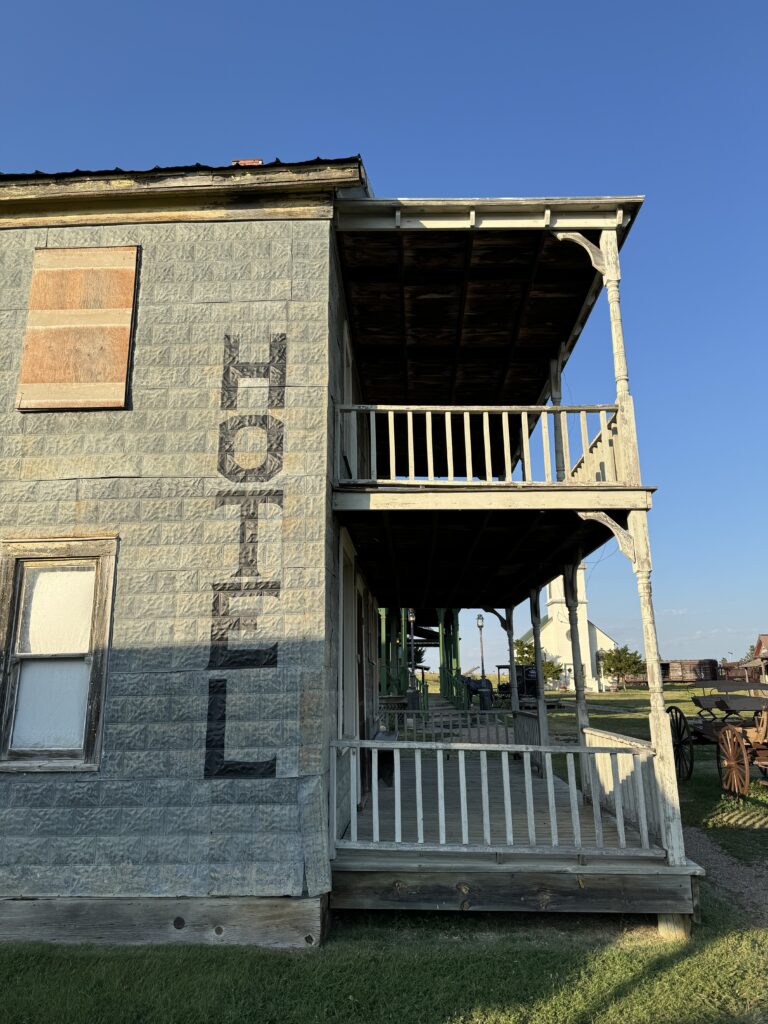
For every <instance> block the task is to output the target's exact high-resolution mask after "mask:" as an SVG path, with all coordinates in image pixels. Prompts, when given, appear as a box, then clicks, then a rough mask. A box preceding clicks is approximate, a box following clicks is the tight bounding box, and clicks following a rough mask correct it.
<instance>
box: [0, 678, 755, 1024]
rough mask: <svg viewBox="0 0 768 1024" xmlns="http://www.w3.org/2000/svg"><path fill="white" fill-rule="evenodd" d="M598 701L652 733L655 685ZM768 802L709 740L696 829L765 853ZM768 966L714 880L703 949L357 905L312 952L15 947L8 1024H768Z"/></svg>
mask: <svg viewBox="0 0 768 1024" xmlns="http://www.w3.org/2000/svg"><path fill="white" fill-rule="evenodd" d="M669 697H670V702H671V703H677V704H679V705H682V706H683V707H684V709H685V710H688V711H692V708H687V707H686V705H685V703H684V699H685V694H684V693H674V692H672V693H671V694H670V695H669ZM590 702H591V704H592V711H591V720H592V722H593V724H594V725H595V726H596V727H598V728H606V729H610V730H612V731H616V732H624V733H627V734H628V735H632V736H637V737H646V736H647V699H646V695H644V694H643V693H638V692H632V691H629V692H628V693H618V694H602V695H599V696H597V695H596V696H595V697H594V698H590ZM606 707H607V708H609V710H604V708H606ZM573 720H574V715H573V712H572V711H571V710H564V711H562V712H558V713H556V714H555V715H554V716H553V718H552V731H553V734H555V735H558V736H562V737H563V738H566V737H568V736H571V735H573V730H574V721H573ZM766 796H767V794H766V791H765V790H760V791H759V792H757V791H756V792H755V794H754V797H750V799H749V800H746V801H742V802H738V803H737V802H732V801H725V800H722V799H721V798H720V789H719V784H718V780H717V773H716V770H715V766H714V759H713V748H712V747H697V748H696V765H695V769H694V775H693V778H692V780H691V781H690V782H688V783H685V784H684V785H683V786H682V787H681V802H682V808H683V815H684V819H685V820H686V822H687V823H688V824H695V825H699V826H700V827H703V828H707V829H708V830H709V832H710V834H711V835H712V837H713V838H715V839H716V840H717V842H718V843H720V844H721V845H722V846H723V848H725V849H726V850H728V851H729V852H731V853H733V854H734V855H735V856H737V857H740V858H741V859H743V860H759V859H763V860H765V859H766V855H767V854H768V848H767V847H766V837H767V836H768V799H767V798H766ZM767 965H768V931H767V930H766V929H761V928H759V927H755V926H754V925H753V923H752V920H751V918H750V916H749V914H748V913H744V912H743V911H739V910H738V909H737V908H736V907H735V906H734V905H733V903H729V902H726V901H725V900H723V899H722V897H721V896H720V895H719V894H718V891H717V887H716V885H715V884H714V882H713V881H712V880H709V879H708V880H704V882H703V883H702V923H701V924H700V925H699V926H697V927H696V928H695V929H694V932H693V937H692V939H691V941H690V942H689V943H664V942H662V941H660V939H659V937H658V933H657V931H656V927H655V919H654V918H650V917H646V918H643V917H630V916H627V917H624V918H621V917H615V916H611V917H607V916H606V917H603V916H587V915H582V916H579V915H574V916H569V915H531V914H495V915H491V914H471V913H470V914H458V913H453V914H448V913H443V914H437V913H436V914H431V915H430V914H415V913H411V914H408V913H402V914H397V913H394V912H393V913H378V914H376V913H371V914H366V913H352V912H348V913H345V914H337V915H335V916H334V919H333V927H332V930H331V934H330V937H329V940H328V942H327V943H326V944H325V945H324V946H323V947H321V948H319V949H315V950H312V951H307V952H300V953H281V952H272V951H267V950H258V949H250V948H244V947H229V948H218V949H211V948H208V947H174V948H168V947H137V948H119V947H113V948H110V947H99V948H96V947H72V946H70V947H64V946H41V945H34V946H31V945H30V946H23V945H9V946H3V945H2V944H0V985H1V990H0V1024H155V1022H158V1024H203V1022H205V1024H207V1022H215V1024H251V1022H253V1024H256V1022H258V1024H314V1022H342V1021H343V1022H351V1024H358V1022H360V1024H385V1022H386V1024H768V966H767Z"/></svg>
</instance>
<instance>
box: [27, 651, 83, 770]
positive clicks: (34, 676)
mask: <svg viewBox="0 0 768 1024" xmlns="http://www.w3.org/2000/svg"><path fill="white" fill-rule="evenodd" d="M89 675H90V666H89V665H87V664H86V663H85V660H84V659H83V658H62V659H61V660H58V659H57V660H56V661H24V662H22V663H21V671H20V675H19V686H18V691H17V694H16V715H15V717H14V722H13V735H12V736H11V749H12V750H62V749H63V750H72V749H78V750H79V749H81V748H82V746H83V735H84V732H85V710H86V705H87V703H88V678H89Z"/></svg>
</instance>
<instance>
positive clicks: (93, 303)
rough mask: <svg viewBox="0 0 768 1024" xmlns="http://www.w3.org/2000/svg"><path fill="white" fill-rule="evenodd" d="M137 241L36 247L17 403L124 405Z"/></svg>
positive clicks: (36, 406) (21, 406)
mask: <svg viewBox="0 0 768 1024" xmlns="http://www.w3.org/2000/svg"><path fill="white" fill-rule="evenodd" d="M137 262H138V248H137V247H136V246H117V247H109V248H92V249H88V248H83V249H39V250H37V252H36V253H35V261H34V266H33V274H32V287H31V289H30V300H29V312H28V318H27V332H26V335H25V337H24V352H23V355H22V361H21V371H20V374H19V387H18V393H17V406H18V408H19V409H28V410H34V409H37V410H43V409H89V408H122V407H124V405H125V400H126V389H127V375H128V366H129V360H130V344H131V336H132V331H133V316H134V296H135V292H136V267H137Z"/></svg>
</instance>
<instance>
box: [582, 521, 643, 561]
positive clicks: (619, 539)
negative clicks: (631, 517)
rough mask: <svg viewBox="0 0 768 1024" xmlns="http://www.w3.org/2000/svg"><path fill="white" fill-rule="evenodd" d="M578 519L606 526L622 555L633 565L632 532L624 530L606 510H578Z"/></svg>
mask: <svg viewBox="0 0 768 1024" xmlns="http://www.w3.org/2000/svg"><path fill="white" fill-rule="evenodd" d="M577 515H578V517H579V519H584V520H585V521H586V520H588V519H591V520H593V521H594V522H596V523H602V525H603V526H607V527H608V529H609V530H610V531H611V533H612V534H613V535H614V537H615V538H616V543H617V544H618V545H619V549H620V551H621V553H622V554H623V555H625V556H626V557H627V558H628V559H629V561H630V562H631V563H632V565H633V566H634V565H635V561H636V555H635V540H634V538H633V536H632V534H631V533H630V532H629V531H628V530H625V529H624V527H623V526H619V524H618V523H617V522H616V520H615V519H611V517H610V516H609V515H608V514H607V513H606V512H578V513H577Z"/></svg>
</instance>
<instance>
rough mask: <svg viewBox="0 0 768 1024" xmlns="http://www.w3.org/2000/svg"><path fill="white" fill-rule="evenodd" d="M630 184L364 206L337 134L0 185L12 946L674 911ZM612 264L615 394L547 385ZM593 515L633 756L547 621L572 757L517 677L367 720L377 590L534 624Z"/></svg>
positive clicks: (418, 604) (675, 851)
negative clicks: (338, 913)
mask: <svg viewBox="0 0 768 1024" xmlns="http://www.w3.org/2000/svg"><path fill="white" fill-rule="evenodd" d="M640 205H641V200H640V199H639V198H637V197H618V198H616V197H612V198H592V199H498V200H439V199H438V200H386V199H374V198H372V196H371V194H370V192H369V190H368V188H367V184H366V179H365V173H364V170H363V166H362V164H361V162H360V160H359V159H358V158H351V159H339V160H317V161H312V162H308V163H296V164H279V163H275V164H269V165H262V166H256V165H254V164H253V162H240V163H236V164H235V165H233V166H231V167H222V168H209V167H201V166H195V167H180V168H165V169H160V168H157V169H155V170H152V171H141V172H124V171H121V170H115V171H109V172H93V173H90V172H89V173H82V172H79V171H76V172H72V173H67V174H34V175H5V176H2V177H0V269H1V274H0V333H1V335H2V346H1V347H0V359H2V369H1V376H0V385H1V386H2V430H3V447H2V458H1V459H0V477H1V479H0V497H1V499H2V501H1V503H0V530H1V532H0V554H1V558H2V576H1V578H0V616H1V617H2V627H3V630H4V638H5V645H4V665H3V678H2V707H1V708H0V711H1V712H2V748H1V749H0V822H1V823H2V827H1V828H0V899H1V901H0V932H2V934H3V935H4V936H6V937H16V936H19V935H24V936H26V937H35V936H39V937H50V938H68V939H89V938H94V937H96V938H112V939H115V940H118V941H132V940H135V941H145V940H158V939H160V940H168V941H171V940H178V941H190V940H201V941H212V942H241V941H263V942H271V943H277V944H299V945H312V944H315V943H317V942H318V941H320V939H321V935H322V930H323V922H324V920H325V915H326V912H327V908H328V905H329V902H330V905H331V906H334V905H335V906H338V907H396V906H413V907H422V908H423V907H426V908H445V909H454V908H455V909H458V908H463V909H531V908H534V909H536V908H538V909H542V910H549V911H562V910H580V911H605V910H609V911H611V910H613V911H618V910H635V911H639V912H649V913H657V914H659V915H660V916H661V917H660V919H661V920H662V921H663V922H664V923H665V924H666V925H669V924H670V922H671V923H677V924H679V923H680V921H682V920H683V919H684V918H685V917H686V916H689V915H691V914H692V913H693V910H694V898H693V881H692V880H693V878H694V876H695V875H696V874H697V872H698V869H697V868H696V866H695V865H692V864H691V863H690V862H689V861H687V860H686V857H685V853H684V850H683V843H682V832H681V826H680V815H679V809H678V802H677V789H676V783H675V777H674V760H673V757H672V751H671V746H670V735H669V729H668V725H667V719H666V715H665V712H664V702H663V694H662V689H661V675H660V669H659V657H658V651H657V646H656V635H655V628H654V621H653V610H652V603H651V584H650V574H651V562H650V552H649V547H648V536H647V526H646V517H647V511H648V509H649V508H650V504H651V500H650V499H651V489H650V488H649V487H648V486H647V485H645V484H644V483H643V482H642V480H641V476H640V470H639V462H638V455H637V440H636V433H635V423H634V414H633V405H632V398H631V396H630V392H629V384H628V374H627V363H626V358H625V354H624V340H623V333H622V325H621V314H620V307H619V277H620V273H619V249H620V248H621V246H622V244H623V242H624V240H625V238H626V236H627V232H628V231H629V228H630V227H631V226H632V224H633V222H634V219H635V217H636V215H637V213H638V210H639V208H640ZM604 286H605V288H606V290H607V296H608V304H609V309H610V322H611V337H610V342H611V344H612V352H613V361H614V368H615V378H616V395H615V400H614V401H612V402H611V403H609V404H607V405H592V406H580V407H571V406H565V405H562V404H561V394H562V391H561V374H562V370H563V368H564V367H565V365H566V363H567V361H568V358H569V356H570V354H571V352H572V350H573V347H574V345H575V344H576V342H577V340H578V337H579V334H580V332H581V330H582V328H583V326H584V323H585V320H586V318H587V316H588V315H589V312H590V310H591V308H592V306H593V304H594V303H595V301H596V300H597V298H598V296H599V295H600V293H601V290H602V289H603V287H604ZM612 536H615V537H616V538H617V540H618V542H619V545H620V547H621V550H622V551H623V553H624V554H625V556H626V557H627V558H628V559H629V560H630V562H631V564H632V567H633V569H634V571H635V574H636V576H637V583H638V592H639V597H640V605H641V610H642V615H643V627H644V636H645V654H646V658H647V662H648V668H649V687H650V695H651V704H652V710H651V717H650V725H651V737H652V740H651V742H650V743H639V742H637V741H634V740H630V739H628V738H626V737H622V736H617V735H615V734H609V733H603V732H600V731H598V730H593V729H591V728H590V727H589V722H588V717H587V711H586V703H585V701H584V699H583V691H584V680H583V678H581V677H580V672H579V669H578V666H580V665H581V664H582V661H583V659H582V657H581V656H580V652H579V650H578V644H579V634H578V630H577V629H574V630H573V637H574V640H573V643H574V652H573V653H574V657H573V664H574V667H575V676H576V680H575V681H576V685H577V696H578V708H579V729H580V732H579V737H580V738H579V741H578V743H575V744H573V745H572V746H563V745H551V744H550V742H549V735H548V729H547V721H546V708H545V706H544V703H543V700H540V701H539V705H538V712H537V713H533V712H522V711H519V710H518V709H517V707H516V705H515V696H514V694H513V696H512V707H511V709H510V710H509V712H508V713H506V714H504V715H499V714H497V713H495V712H491V713H490V714H489V715H486V717H482V716H480V715H479V714H475V713H473V712H466V711H465V712H459V711H456V712H453V711H452V709H451V708H450V706H449V705H448V706H446V705H443V706H441V707H433V708H431V709H428V708H422V709H421V710H419V711H415V710H412V711H411V712H410V713H409V715H404V714H403V713H402V712H397V711H396V710H392V709H389V710H386V711H384V710H382V707H380V704H379V681H378V680H379V674H378V663H379V658H380V653H381V654H385V653H386V646H387V642H388V641H387V637H386V636H385V629H386V626H382V624H383V623H386V616H385V615H384V614H383V611H382V614H380V611H381V610H383V609H386V608H402V607H404V606H405V607H407V606H412V607H414V608H415V609H417V614H418V615H419V616H420V618H421V620H422V621H423V622H424V623H425V624H426V625H430V624H432V622H431V618H430V617H433V616H434V614H435V612H434V610H435V609H437V610H438V611H437V616H438V618H439V620H440V621H439V625H440V629H441V636H442V635H443V634H442V630H443V629H448V628H449V624H448V623H447V621H446V618H445V612H446V610H448V609H455V608H457V607H499V608H505V607H506V608H510V607H514V606H515V605H516V604H518V603H520V602H521V601H523V600H525V601H529V600H530V602H531V606H532V608H533V612H534V623H535V622H536V618H537V616H538V595H539V591H540V589H541V588H542V587H543V586H545V585H546V584H547V583H548V582H549V581H550V580H552V579H554V578H555V577H557V576H560V575H561V574H563V573H564V574H565V579H566V594H565V596H566V602H567V604H568V608H569V611H570V613H571V614H572V615H573V616H574V622H575V621H576V619H575V616H576V615H577V599H576V587H575V573H576V567H577V566H578V564H579V562H580V560H581V559H582V558H583V557H586V556H588V555H589V554H590V553H591V552H592V551H594V550H595V549H596V548H598V547H599V546H600V545H602V544H603V543H604V542H605V541H606V540H607V539H609V538H610V537H612ZM422 610H425V611H422ZM426 610H431V611H429V612H427V611H426ZM428 619H429V621H428ZM535 634H536V631H535ZM390 639H391V638H390ZM513 675H514V674H513ZM393 718H394V720H395V725H396V726H397V728H393V727H392V725H393V721H392V720H393Z"/></svg>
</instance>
